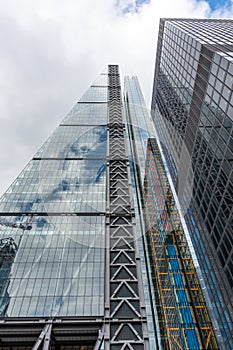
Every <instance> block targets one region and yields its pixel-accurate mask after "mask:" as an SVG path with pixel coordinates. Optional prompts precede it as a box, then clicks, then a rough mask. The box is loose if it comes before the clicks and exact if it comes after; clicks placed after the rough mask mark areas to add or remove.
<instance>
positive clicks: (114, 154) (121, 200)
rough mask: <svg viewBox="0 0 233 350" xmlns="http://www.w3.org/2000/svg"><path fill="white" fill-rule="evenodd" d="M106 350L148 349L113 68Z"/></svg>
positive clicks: (116, 76) (117, 81) (114, 68)
mask: <svg viewBox="0 0 233 350" xmlns="http://www.w3.org/2000/svg"><path fill="white" fill-rule="evenodd" d="M108 97H109V98H108V101H109V102H108V103H109V130H108V133H109V154H108V165H107V181H108V185H107V188H109V193H108V194H107V215H106V232H107V234H106V240H107V243H106V245H107V249H106V255H107V257H106V304H105V350H108V349H112V350H133V349H135V350H142V349H149V339H148V330H147V323H146V310H145V305H144V302H143V292H142V281H141V279H140V257H139V253H138V250H137V245H136V241H135V213H134V207H133V200H132V194H131V182H130V169H129V160H128V157H127V155H126V148H125V143H126V141H125V126H124V124H123V120H122V101H121V88H120V78H119V71H118V66H114V65H112V66H109V70H108Z"/></svg>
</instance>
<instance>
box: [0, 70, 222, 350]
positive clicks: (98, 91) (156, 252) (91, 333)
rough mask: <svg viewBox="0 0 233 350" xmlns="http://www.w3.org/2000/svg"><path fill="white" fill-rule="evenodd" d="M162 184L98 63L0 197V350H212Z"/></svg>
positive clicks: (128, 100)
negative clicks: (83, 89)
mask: <svg viewBox="0 0 233 350" xmlns="http://www.w3.org/2000/svg"><path fill="white" fill-rule="evenodd" d="M169 179H170V178H169V174H168V175H167V172H166V168H165V167H164V164H163V153H162V150H161V146H160V143H159V140H158V139H157V136H156V133H155V132H154V127H153V124H152V121H151V117H150V115H149V113H148V111H147V109H146V108H145V103H144V100H143V96H142V93H141V90H140V87H139V83H138V81H137V79H136V78H135V77H134V78H131V79H130V78H126V79H125V94H124V101H123V100H122V96H121V85H120V77H119V70H118V66H115V65H110V66H108V69H107V70H106V71H105V72H103V73H102V74H101V75H100V76H99V77H98V78H97V80H96V81H95V82H94V83H93V84H92V85H91V87H90V88H89V89H88V90H87V92H86V93H85V94H84V95H83V97H82V98H81V99H80V100H79V101H78V102H77V103H76V104H75V106H74V107H73V109H72V110H71V112H70V113H69V114H68V115H67V117H66V118H65V119H64V120H63V121H62V122H61V124H60V125H59V127H58V128H57V129H56V130H55V132H54V133H53V134H52V135H51V137H50V138H49V139H48V140H47V141H46V142H45V143H44V144H43V146H42V147H41V149H40V150H39V151H38V152H37V153H36V155H35V156H34V157H33V158H32V160H31V161H30V162H29V164H28V165H27V166H26V168H25V169H24V170H23V171H22V172H21V174H20V175H19V176H18V177H17V179H16V180H15V182H14V183H13V184H12V185H11V186H10V187H9V189H8V190H7V191H6V193H5V194H4V195H3V197H2V198H1V200H0V293H1V294H0V323H1V327H0V350H26V349H27V350H28V349H33V350H37V349H43V350H45V349H50V350H144V349H145V350H149V349H151V350H154V349H156V350H157V349H160V350H164V349H170V350H172V349H173V350H174V349H178V350H179V349H192V350H198V349H212V350H214V349H215V350H216V349H218V345H217V342H216V338H215V335H214V328H213V325H212V322H211V318H210V315H209V313H208V311H207V307H206V303H205V300H204V297H203V293H202V289H201V286H200V282H201V281H200V276H199V272H198V270H199V266H198V263H197V260H196V257H195V254H194V251H193V247H192V243H191V240H190V238H189V235H188V231H187V228H186V225H185V222H184V219H183V217H182V213H181V211H180V209H179V204H178V201H177V198H176V195H175V191H174V189H173V186H172V183H171V181H170V180H169Z"/></svg>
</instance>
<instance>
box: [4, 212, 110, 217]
mask: <svg viewBox="0 0 233 350" xmlns="http://www.w3.org/2000/svg"><path fill="white" fill-rule="evenodd" d="M105 215H106V213H105V212H83V213H81V212H77V213H75V212H60V213H59V212H49V213H46V212H35V213H33V212H30V213H27V212H14V213H13V212H12V213H9V212H8V213H3V212H1V213H0V217H1V216H33V217H37V216H105Z"/></svg>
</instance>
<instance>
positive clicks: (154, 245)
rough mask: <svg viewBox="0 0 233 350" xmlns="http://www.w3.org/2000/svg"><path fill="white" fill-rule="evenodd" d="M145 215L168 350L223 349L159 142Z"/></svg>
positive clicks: (152, 154)
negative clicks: (197, 273)
mask: <svg viewBox="0 0 233 350" xmlns="http://www.w3.org/2000/svg"><path fill="white" fill-rule="evenodd" d="M144 186H145V187H144V188H145V193H144V195H145V215H146V221H147V225H148V226H147V240H148V244H149V249H150V260H151V266H152V268H153V282H154V288H155V295H156V301H157V309H158V315H159V322H160V331H161V338H162V339H161V341H162V346H163V349H170V350H175V349H177V350H181V349H218V346H217V342H216V339H215V335H214V332H213V328H212V324H211V321H210V318H209V315H208V312H207V308H206V304H205V300H204V297H203V294H202V291H201V287H200V284H199V282H198V278H197V275H196V271H195V267H194V264H193V260H192V256H191V253H190V249H189V246H188V242H187V239H186V236H185V233H184V230H183V227H182V224H181V221H180V216H179V213H178V210H177V207H176V204H175V201H174V198H173V195H172V192H171V189H170V185H169V181H168V178H167V176H166V171H165V169H164V165H163V161H162V159H161V154H160V151H159V148H158V145H157V142H156V140H155V139H150V140H149V142H148V148H147V166H146V180H145V183H144Z"/></svg>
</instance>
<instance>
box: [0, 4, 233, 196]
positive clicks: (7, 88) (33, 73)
mask: <svg viewBox="0 0 233 350" xmlns="http://www.w3.org/2000/svg"><path fill="white" fill-rule="evenodd" d="M160 17H189V18H192V17H195V18H220V17H221V18H233V2H232V1H231V0H226V1H224V0H219V1H217V0H209V1H205V0H176V1H174V0H99V1H96V0H38V1H36V0H34V1H33V0H20V1H19V0H1V1H0V42H1V46H0V47H1V49H0V125H1V129H0V130H1V137H0V150H1V152H0V195H1V194H3V193H4V191H5V190H6V189H7V188H8V186H9V185H10V184H11V182H12V181H13V180H14V179H15V178H16V176H17V175H18V174H19V173H20V171H21V170H22V169H23V168H24V167H25V166H26V164H27V163H28V161H29V160H30V159H31V158H32V157H33V155H34V154H35V152H36V151H37V150H38V148H39V147H40V146H41V145H42V143H43V142H44V141H45V140H46V139H47V138H48V137H49V135H50V134H51V133H52V131H53V130H54V129H55V128H56V126H57V125H58V124H59V123H60V121H61V120H62V119H64V117H65V115H66V114H67V113H68V112H69V110H70V109H71V107H72V106H73V105H74V103H75V102H76V101H77V100H79V98H80V97H81V96H82V94H83V93H84V92H85V91H86V90H87V88H88V87H89V85H90V84H91V83H92V82H93V81H94V80H95V78H96V77H97V76H98V75H99V73H101V71H103V70H104V68H105V67H106V66H107V65H108V64H119V65H120V70H121V76H122V77H123V76H124V75H130V76H131V75H137V76H138V78H139V80H140V83H141V87H142V89H143V93H144V96H145V100H146V103H147V105H148V107H149V105H150V99H151V91H152V80H153V71H154V63H155V55H156V42H157V35H158V26H159V18H160Z"/></svg>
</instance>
